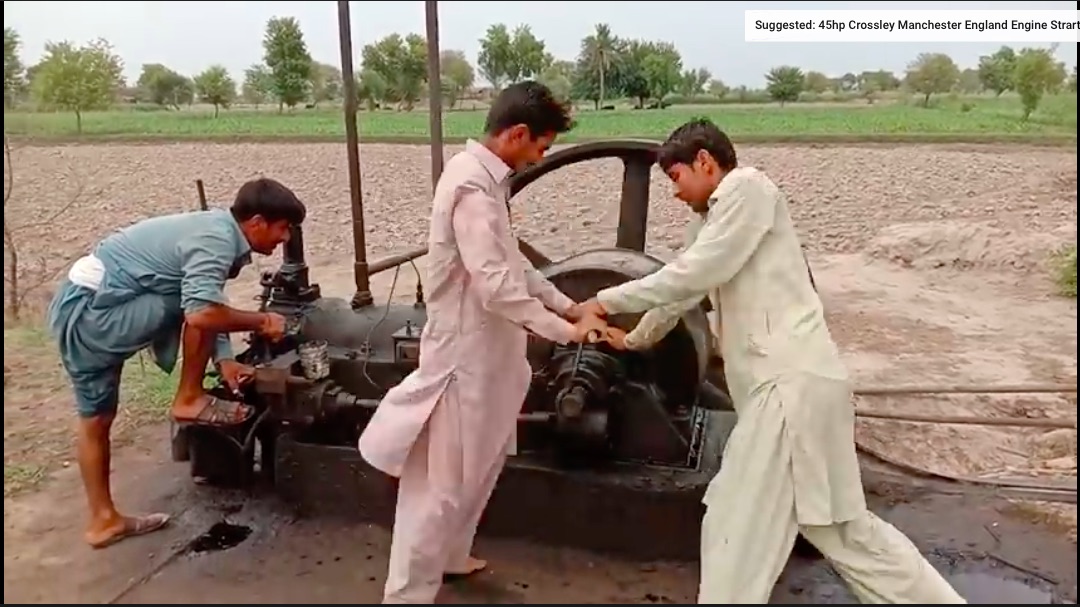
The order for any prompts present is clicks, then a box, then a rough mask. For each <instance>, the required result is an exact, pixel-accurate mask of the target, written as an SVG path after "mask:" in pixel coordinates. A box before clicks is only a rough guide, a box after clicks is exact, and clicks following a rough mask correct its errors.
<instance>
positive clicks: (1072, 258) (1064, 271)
mask: <svg viewBox="0 0 1080 607" xmlns="http://www.w3.org/2000/svg"><path fill="white" fill-rule="evenodd" d="M1054 266H1055V267H1054V282H1056V283H1057V285H1058V289H1060V291H1061V294H1062V295H1065V296H1066V297H1076V245H1073V246H1071V247H1068V248H1067V249H1065V250H1064V251H1061V252H1060V253H1058V254H1057V255H1056V256H1055V259H1054Z"/></svg>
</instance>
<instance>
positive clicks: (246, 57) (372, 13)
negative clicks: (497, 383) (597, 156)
mask: <svg viewBox="0 0 1080 607" xmlns="http://www.w3.org/2000/svg"><path fill="white" fill-rule="evenodd" d="M335 5H336V3H335V2H329V1H316V2H257V1H249V2H197V1H187V2H134V1H132V2H90V1H84V2H51V1H37V2H34V1H12V2H9V1H7V0H5V2H4V26H5V27H14V28H15V29H16V30H18V32H19V34H20V35H21V36H22V41H23V48H22V55H23V61H24V63H26V64H32V63H35V62H36V61H37V60H38V58H39V57H40V55H41V53H42V49H43V46H44V44H45V42H46V41H50V40H52V41H60V40H70V41H73V42H78V43H82V42H86V41H88V40H90V39H92V38H97V37H102V38H106V39H108V40H109V41H110V42H112V44H113V46H114V47H115V48H116V50H117V51H118V52H119V54H120V55H121V56H122V57H123V58H124V61H125V67H126V69H125V74H126V76H127V78H128V80H129V81H130V82H134V81H135V80H136V79H137V78H138V75H139V72H140V70H141V66H142V64H144V63H163V64H165V65H168V66H169V67H171V68H173V69H175V70H178V71H180V72H182V73H185V74H188V75H192V74H195V73H198V72H199V71H201V70H203V69H205V68H206V67H207V66H209V65H211V64H213V63H222V64H224V65H225V66H226V67H227V68H228V69H229V71H231V72H232V73H233V74H234V76H235V77H237V78H238V79H239V78H241V77H242V74H243V70H244V68H246V67H247V66H249V65H250V64H252V63H257V62H260V61H262V47H261V43H262V36H263V29H264V26H265V24H266V21H267V19H269V18H270V17H273V16H292V17H296V18H297V19H298V20H299V21H300V24H301V27H303V30H304V35H305V37H306V40H307V44H308V48H309V49H310V51H311V55H312V57H314V58H315V59H316V60H318V61H322V62H326V63H332V64H335V65H337V64H340V61H339V58H338V39H337V26H336V21H337V11H336V9H335ZM439 5H440V11H439V18H440V22H441V23H440V25H441V34H440V39H441V43H442V48H444V49H461V50H464V51H465V53H466V54H467V55H468V57H469V59H470V60H471V61H474V62H475V60H476V53H477V51H478V49H479V43H478V40H479V38H480V37H481V36H482V35H483V34H484V31H485V30H486V29H487V27H488V26H489V25H491V24H492V23H500V22H502V23H506V24H507V25H510V26H514V25H517V24H519V23H527V24H529V25H531V26H532V29H533V32H534V33H535V34H536V35H537V36H538V37H540V38H541V39H543V40H544V41H545V42H546V43H547V48H548V50H549V51H550V52H552V53H553V54H554V55H555V56H556V57H559V58H563V59H572V58H573V57H574V55H576V54H577V50H578V46H579V44H580V41H581V38H583V37H584V36H585V35H587V34H588V33H589V32H590V31H591V30H592V29H593V26H594V25H595V24H596V23H607V24H609V25H610V26H611V28H612V30H613V31H614V33H615V34H616V35H618V36H623V37H633V38H648V39H654V40H667V41H670V42H673V43H674V44H675V46H676V47H677V48H678V49H679V51H680V52H681V53H682V57H683V65H684V66H686V67H705V68H708V69H709V70H710V71H711V72H712V73H713V75H714V76H715V77H718V78H720V79H722V80H723V81H724V82H726V83H728V84H729V85H732V86H738V85H747V86H751V87H757V86H761V85H762V84H763V83H764V77H763V74H764V73H765V72H766V71H767V70H768V69H769V68H771V67H774V66H777V65H782V64H792V65H797V66H800V67H802V68H804V69H807V70H817V71H821V72H825V73H826V74H829V75H840V74H843V73H844V72H856V73H857V72H860V71H862V70H874V69H888V70H893V71H897V72H899V71H902V70H903V69H904V66H905V65H906V64H907V62H908V61H910V60H911V59H912V58H913V57H914V56H915V55H917V54H918V53H919V52H925V51H940V52H945V53H948V54H950V55H951V56H952V57H953V58H954V59H955V60H956V61H957V62H958V63H959V64H960V65H961V66H962V67H969V66H974V65H975V64H976V63H977V62H978V58H979V55H983V54H987V53H989V52H992V51H993V50H994V49H995V48H997V47H998V46H1000V44H1001V43H950V44H946V43H937V44H934V43H891V44H890V43H880V44H870V43H844V44H835V43H798V44H796V43H785V44H780V43H748V42H744V41H743V11H745V10H747V9H793V8H799V9H813V8H820V9H845V8H846V9H868V8H881V9H909V8H910V9H919V8H929V7H933V8H937V9H964V8H979V9H1005V10H1008V9H1024V10H1031V9H1055V10H1076V3H1075V2H730V3H727V2H706V1H701V2H673V1H667V0H665V1H660V2H657V1H650V0H642V1H638V2H634V1H630V0H620V1H617V2H607V1H597V2H589V1H585V0H581V1H577V2H575V1H567V2H563V1H536V2H499V1H497V0H492V1H488V2H469V1H456V0H444V1H442V2H440V3H439ZM352 20H353V37H354V41H353V44H354V49H355V50H356V53H357V55H358V56H359V52H360V48H361V47H362V46H363V45H364V44H367V43H369V42H372V41H374V40H377V39H378V38H381V37H383V36H385V35H387V34H390V33H392V32H399V33H407V32H417V33H421V34H422V33H423V32H424V3H423V2H422V1H419V0H372V1H369V2H353V3H352ZM1029 46H1040V45H1038V44H1031V45H1029ZM1042 46H1047V45H1042ZM1076 46H1077V45H1076V44H1062V45H1061V47H1060V48H1059V50H1058V58H1059V59H1060V60H1062V61H1064V62H1065V63H1066V64H1068V65H1069V66H1070V67H1071V66H1073V65H1075V64H1076Z"/></svg>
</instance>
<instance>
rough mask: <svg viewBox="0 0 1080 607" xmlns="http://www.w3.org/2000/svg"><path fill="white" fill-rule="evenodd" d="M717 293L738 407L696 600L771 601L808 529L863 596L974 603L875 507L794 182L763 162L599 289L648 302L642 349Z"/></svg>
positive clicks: (626, 300) (723, 186)
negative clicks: (649, 266)
mask: <svg viewBox="0 0 1080 607" xmlns="http://www.w3.org/2000/svg"><path fill="white" fill-rule="evenodd" d="M706 295H708V296H709V297H710V298H711V299H712V301H713V303H714V306H718V307H719V311H720V316H721V322H720V325H721V327H722V333H721V335H720V336H719V340H720V344H721V345H720V347H721V354H722V355H723V358H724V367H725V372H726V376H727V382H728V386H729V388H730V390H731V396H732V400H733V401H734V404H735V409H736V411H737V413H738V416H739V421H738V424H737V425H736V426H735V429H734V431H733V432H732V434H731V437H730V439H729V441H728V443H727V446H726V447H725V450H724V459H723V464H722V465H721V469H720V472H719V473H718V474H717V475H716V478H715V479H713V481H712V482H711V483H710V484H709V488H708V490H707V491H706V494H705V498H704V500H703V501H704V503H705V505H706V508H707V509H706V514H705V519H704V522H703V524H702V531H701V587H700V591H699V596H698V602H699V603H708V604H762V603H767V602H768V599H769V596H770V594H771V592H772V588H773V586H774V585H775V583H776V580H777V578H778V577H779V576H780V573H781V571H782V570H783V568H784V565H785V563H786V562H787V560H788V556H789V555H790V553H791V549H792V547H793V545H794V542H795V537H796V534H798V533H801V534H802V535H803V536H804V537H805V538H806V539H807V540H809V541H810V542H811V543H812V544H814V545H815V546H816V547H817V548H818V549H819V550H820V551H821V553H822V554H824V555H825V556H826V557H827V558H828V559H829V560H830V561H831V562H832V563H833V565H834V566H835V567H836V569H837V571H838V572H839V573H840V575H841V576H842V577H843V578H844V579H845V580H846V581H847V583H848V584H849V585H850V587H851V588H852V590H853V591H854V592H855V593H856V595H857V596H858V597H859V599H860V600H861V601H862V602H866V603H917V604H923V605H927V604H938V605H940V604H962V603H964V602H965V601H964V600H963V599H962V598H961V597H960V596H959V595H958V594H957V593H956V592H955V591H954V590H953V589H952V587H951V586H950V585H949V584H948V583H947V582H946V581H945V580H944V578H942V576H941V575H940V574H939V573H938V572H937V571H936V570H935V569H934V568H933V566H931V565H930V563H928V562H927V561H926V559H925V558H923V556H922V555H921V554H920V553H919V551H918V549H916V548H915V546H914V545H913V544H912V543H911V542H910V540H908V539H907V538H906V537H905V536H904V535H903V534H902V533H900V532H899V531H897V530H896V529H895V528H894V527H892V526H891V525H889V524H888V523H886V522H885V521H883V520H881V519H879V518H878V517H877V516H875V515H874V514H873V513H871V512H870V511H869V510H868V509H867V507H866V502H865V499H864V497H863V489H862V481H861V479H860V474H859V463H858V460H857V457H856V453H855V442H854V422H855V415H854V408H853V405H852V402H851V391H850V387H849V383H848V376H847V372H846V371H845V368H844V365H843V364H842V363H841V360H840V355H839V352H838V351H837V348H836V345H835V344H834V342H833V340H832V338H831V337H830V335H829V331H828V328H827V327H826V326H825V320H824V315H823V313H822V307H821V301H820V300H819V299H818V296H817V293H816V292H815V291H814V289H813V287H812V286H811V285H810V280H809V277H808V274H807V270H806V265H805V262H804V258H803V255H802V250H801V248H800V245H799V240H798V237H797V235H796V233H795V229H794V226H793V224H792V222H791V218H790V216H789V214H788V209H787V205H786V202H785V200H784V197H783V194H782V193H781V192H780V191H779V189H778V188H777V187H776V185H775V184H773V182H772V181H771V180H770V179H769V178H768V177H766V176H765V174H764V173H761V172H759V171H757V170H756V169H753V168H738V169H735V170H734V171H732V172H731V173H730V174H728V175H727V176H726V177H725V178H724V179H723V181H722V182H721V183H720V186H719V187H718V188H717V190H716V192H715V194H714V202H713V203H712V205H711V208H710V210H709V212H708V214H707V215H706V217H705V220H704V224H703V225H702V226H701V228H700V230H699V231H698V232H697V234H696V237H695V238H694V240H693V242H692V243H691V244H690V245H689V246H688V247H687V248H686V249H685V250H684V251H683V252H682V253H681V254H680V255H679V256H678V258H677V259H676V260H674V261H673V262H671V263H669V264H667V265H666V266H664V267H663V268H662V269H661V270H659V271H657V272H655V273H654V274H651V275H649V276H646V277H644V278H641V279H639V280H636V281H632V282H628V283H625V284H622V285H619V286H617V287H613V288H611V289H607V290H604V291H602V292H600V293H599V294H598V296H597V298H598V299H599V301H600V302H601V304H602V305H603V306H604V307H605V308H606V309H607V310H608V312H609V313H613V314H614V313H623V312H626V313H630V312H641V311H645V310H648V312H647V313H646V314H645V316H643V317H642V319H641V322H640V323H639V324H638V326H637V327H636V328H635V329H634V330H633V331H632V332H631V333H630V334H629V335H627V347H629V348H631V349H642V348H645V347H648V346H649V345H651V344H653V343H655V342H656V341H658V340H659V339H660V338H662V337H663V336H664V335H665V334H666V333H667V332H668V331H670V330H671V328H672V327H673V326H674V325H675V324H676V323H677V321H678V318H679V316H680V315H681V314H683V313H684V312H685V311H687V310H688V309H690V308H692V307H693V306H695V305H697V304H698V303H699V302H700V301H701V299H702V297H703V296H706Z"/></svg>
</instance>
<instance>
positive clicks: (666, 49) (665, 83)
mask: <svg viewBox="0 0 1080 607" xmlns="http://www.w3.org/2000/svg"><path fill="white" fill-rule="evenodd" d="M650 46H651V49H650V50H649V53H648V55H647V56H646V57H645V60H644V61H643V62H642V64H641V71H642V72H643V74H644V76H645V82H647V83H648V86H649V94H650V96H651V97H652V98H653V99H655V100H656V101H657V102H661V101H663V99H664V97H666V96H668V95H669V94H671V92H672V91H674V90H675V88H676V87H677V86H679V79H680V78H682V56H681V55H679V51H677V50H675V46H674V45H672V44H671V43H670V42H653V43H651V45H650Z"/></svg>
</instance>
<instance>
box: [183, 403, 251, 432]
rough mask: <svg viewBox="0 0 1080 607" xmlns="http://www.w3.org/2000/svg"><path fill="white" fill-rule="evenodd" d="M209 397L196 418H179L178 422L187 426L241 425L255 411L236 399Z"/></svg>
mask: <svg viewBox="0 0 1080 607" xmlns="http://www.w3.org/2000/svg"><path fill="white" fill-rule="evenodd" d="M207 398H208V400H207V401H206V405H204V406H203V408H202V410H200V411H199V414H198V415H197V416H196V417H195V419H177V420H176V423H178V424H182V425H185V426H215V427H228V426H239V425H240V424H242V423H244V422H246V421H247V420H249V419H251V414H252V413H253V412H254V411H255V410H254V409H253V408H252V407H249V406H248V405H245V404H243V403H238V402H236V401H230V400H224V399H220V398H218V397H216V396H208V397H207Z"/></svg>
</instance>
